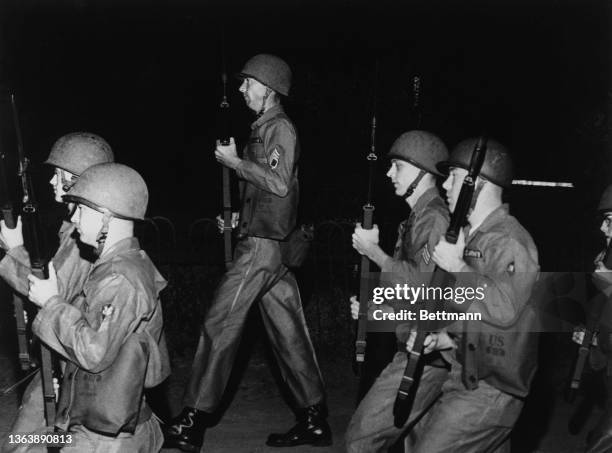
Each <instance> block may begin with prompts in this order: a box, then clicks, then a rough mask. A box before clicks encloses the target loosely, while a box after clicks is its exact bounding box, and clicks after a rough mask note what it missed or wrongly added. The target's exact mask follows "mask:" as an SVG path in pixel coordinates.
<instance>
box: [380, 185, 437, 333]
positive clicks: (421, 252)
mask: <svg viewBox="0 0 612 453" xmlns="http://www.w3.org/2000/svg"><path fill="white" fill-rule="evenodd" d="M448 223H449V215H448V208H447V206H446V203H444V201H443V200H442V198H441V197H440V195H439V193H438V189H437V188H435V187H432V188H431V189H429V190H427V191H426V192H424V193H423V194H422V195H421V196H420V197H419V199H418V200H417V202H416V203H415V205H414V207H413V208H412V212H411V213H410V216H408V219H407V220H404V221H403V222H402V223H400V225H399V228H398V233H397V242H396V244H395V249H394V252H393V257H388V258H387V259H386V260H385V261H384V262H383V264H382V266H381V282H380V283H381V285H383V286H392V287H394V286H395V285H396V284H401V285H403V284H408V285H409V286H414V287H417V286H420V285H421V284H424V285H425V286H427V285H428V284H429V282H430V280H431V277H432V272H433V271H434V268H435V263H434V262H433V260H432V259H431V254H432V253H433V249H434V247H435V246H436V244H437V243H438V242H439V241H440V238H442V237H443V236H444V233H446V230H447V229H448ZM406 303H407V302H405V301H399V302H395V303H392V304H391V305H393V307H394V308H395V310H396V311H397V310H398V309H402V308H408V307H406V306H405V304H406ZM402 305H404V306H402ZM409 331H410V328H409V325H408V324H405V325H402V326H400V327H398V329H397V330H396V333H397V336H398V341H399V342H401V343H404V344H405V342H406V341H407V340H408V335H409V333H410V332H409Z"/></svg>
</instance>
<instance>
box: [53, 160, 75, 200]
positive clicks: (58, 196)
mask: <svg viewBox="0 0 612 453" xmlns="http://www.w3.org/2000/svg"><path fill="white" fill-rule="evenodd" d="M74 178H76V176H75V175H73V174H72V173H70V172H69V171H66V170H62V169H60V168H56V169H55V173H54V174H53V177H52V178H51V179H50V180H49V184H51V187H53V194H54V196H55V201H57V202H59V203H61V202H62V195H66V191H65V190H64V181H68V182H72V181H73V180H74Z"/></svg>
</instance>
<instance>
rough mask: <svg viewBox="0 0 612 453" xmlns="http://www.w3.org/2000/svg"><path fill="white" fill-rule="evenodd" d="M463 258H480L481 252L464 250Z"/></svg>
mask: <svg viewBox="0 0 612 453" xmlns="http://www.w3.org/2000/svg"><path fill="white" fill-rule="evenodd" d="M463 257H464V258H482V252H481V251H480V250H475V249H469V248H467V247H466V248H465V249H464V250H463Z"/></svg>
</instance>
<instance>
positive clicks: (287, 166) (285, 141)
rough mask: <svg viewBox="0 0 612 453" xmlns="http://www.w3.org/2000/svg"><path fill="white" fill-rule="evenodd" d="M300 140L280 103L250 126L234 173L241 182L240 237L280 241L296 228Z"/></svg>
mask: <svg viewBox="0 0 612 453" xmlns="http://www.w3.org/2000/svg"><path fill="white" fill-rule="evenodd" d="M298 158H299V143H298V139H297V134H296V131H295V127H294V126H293V123H292V122H291V120H290V119H289V118H288V117H287V115H286V114H285V112H284V110H283V108H282V107H281V106H280V105H276V106H274V107H272V108H270V109H269V110H267V111H266V112H265V113H264V114H263V115H262V116H261V117H260V118H259V119H258V120H257V121H255V122H254V123H253V124H252V125H251V135H250V137H249V143H248V144H247V146H246V148H245V150H244V154H243V159H242V161H241V162H240V164H239V165H238V167H236V173H237V174H238V176H239V177H240V178H242V179H243V180H244V181H243V182H242V184H241V192H242V209H241V211H240V225H239V229H238V234H239V236H243V237H244V236H257V237H262V238H268V239H275V240H279V241H282V240H284V239H285V238H287V236H289V234H290V233H291V231H292V230H293V229H294V227H295V222H296V216H297V206H298V196H299V184H298V172H297V161H298Z"/></svg>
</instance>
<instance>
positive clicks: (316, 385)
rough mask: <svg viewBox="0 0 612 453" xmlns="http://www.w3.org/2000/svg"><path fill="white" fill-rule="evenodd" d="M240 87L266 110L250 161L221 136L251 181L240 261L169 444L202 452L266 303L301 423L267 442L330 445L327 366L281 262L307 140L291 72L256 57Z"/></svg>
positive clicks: (246, 182)
mask: <svg viewBox="0 0 612 453" xmlns="http://www.w3.org/2000/svg"><path fill="white" fill-rule="evenodd" d="M239 76H240V77H241V78H242V84H241V85H240V92H241V93H242V94H243V96H244V99H245V102H246V104H247V106H248V107H249V109H251V110H252V111H253V112H255V113H256V114H257V119H256V121H255V122H254V123H253V124H252V125H251V136H250V138H249V143H248V146H247V147H246V149H245V151H244V155H243V158H240V157H239V156H238V154H237V153H236V145H235V143H234V141H233V139H232V140H231V142H230V145H229V146H222V145H221V144H220V143H219V142H218V143H217V148H216V150H215V156H216V158H217V160H218V161H219V162H220V163H221V164H222V165H224V166H226V167H229V168H230V169H232V170H234V171H235V172H236V174H237V175H238V177H239V178H240V179H242V181H241V183H242V208H241V212H240V219H239V224H238V236H239V238H240V240H239V242H238V244H237V245H236V249H235V251H234V260H233V262H232V264H231V265H230V267H229V268H228V270H227V272H226V273H225V275H224V277H223V279H222V281H221V283H220V284H219V286H218V288H217V290H216V293H215V296H214V299H213V301H212V303H211V306H210V307H209V308H208V312H207V314H206V318H205V320H204V325H203V328H202V333H201V336H200V340H199V343H198V349H197V351H196V354H195V357H194V361H193V368H192V372H191V378H190V380H189V383H188V385H187V389H186V391H185V396H184V400H183V403H184V404H183V405H184V408H183V410H182V412H181V414H180V415H179V416H178V417H177V418H176V419H174V420H173V422H172V423H171V426H170V427H169V428H168V429H167V430H166V433H165V436H166V442H165V444H164V445H165V446H166V447H177V448H180V449H182V450H183V451H197V450H199V448H200V447H201V445H202V443H203V438H204V428H205V425H206V423H207V420H208V419H209V414H211V413H212V412H214V411H215V410H216V409H217V408H218V406H219V402H220V401H221V397H222V395H223V393H224V391H225V388H226V385H227V381H228V378H229V375H230V372H231V370H232V366H233V363H234V358H235V356H236V352H237V349H238V345H239V342H240V337H241V334H242V331H243V328H244V322H245V321H246V318H247V314H248V311H249V309H250V307H251V305H252V304H253V302H255V300H257V299H258V298H259V309H260V312H261V316H262V318H263V321H264V325H265V328H266V331H267V333H268V337H269V339H270V342H271V344H272V347H273V350H274V353H275V356H276V358H277V360H278V362H279V365H280V370H281V374H282V376H283V379H284V381H285V383H286V384H287V385H288V387H289V389H290V390H291V393H292V394H293V398H294V400H295V401H294V402H295V406H296V408H297V410H296V413H297V424H296V425H295V426H294V427H293V428H291V429H290V430H289V431H288V432H287V433H284V434H271V435H270V436H269V437H268V440H267V442H266V443H267V445H270V446H275V447H285V446H293V445H301V444H314V445H329V444H331V441H332V438H331V431H330V428H329V425H328V424H327V422H326V415H327V408H326V406H325V393H324V388H323V381H322V378H321V373H320V371H319V366H318V364H317V360H316V358H315V353H314V349H313V346H312V343H311V340H310V337H309V334H308V329H307V326H306V322H305V319H304V313H303V311H302V304H301V301H300V295H299V291H298V286H297V282H296V280H295V277H294V276H293V274H292V273H291V272H290V271H289V270H288V269H287V267H286V266H285V265H284V264H283V262H282V257H281V255H282V254H281V244H282V241H284V240H286V239H287V237H288V236H289V234H290V233H291V232H292V230H293V229H294V227H295V222H296V214H297V203H298V177H297V176H298V175H297V162H298V158H299V143H298V140H297V134H296V131H295V127H294V126H293V123H292V122H291V120H290V119H289V118H288V117H287V115H286V114H285V112H284V110H283V108H282V106H281V104H280V101H281V96H287V95H288V94H289V88H290V85H291V71H290V69H289V66H288V65H287V63H285V62H284V61H283V60H281V59H280V58H278V57H276V56H273V55H265V54H262V55H256V56H255V57H253V58H251V59H250V60H249V61H247V63H246V64H245V66H244V68H243V69H242V72H241V73H240V74H239Z"/></svg>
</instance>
